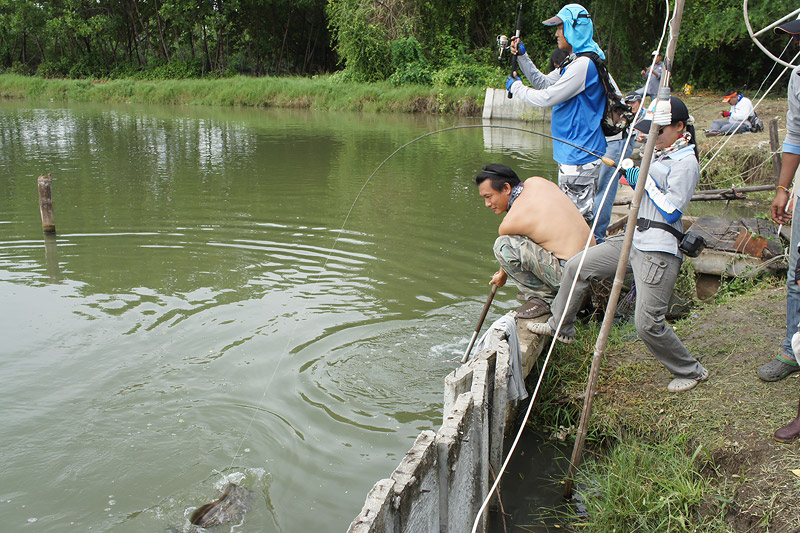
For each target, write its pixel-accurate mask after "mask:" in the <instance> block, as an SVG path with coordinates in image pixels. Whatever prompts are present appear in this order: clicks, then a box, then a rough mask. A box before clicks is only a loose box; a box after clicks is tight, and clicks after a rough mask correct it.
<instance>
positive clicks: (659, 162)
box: [528, 96, 708, 392]
mask: <svg viewBox="0 0 800 533" xmlns="http://www.w3.org/2000/svg"><path fill="white" fill-rule="evenodd" d="M670 106H671V109H672V123H671V124H670V125H668V126H662V127H661V128H660V133H659V135H658V138H657V139H656V145H655V146H656V149H657V150H656V152H654V154H653V160H652V162H651V165H650V171H649V173H648V174H649V175H648V177H647V181H646V182H645V191H646V194H645V195H644V196H643V197H642V204H641V208H640V210H639V219H638V220H637V227H636V232H635V233H634V236H633V246H632V247H631V251H630V258H629V263H628V269H629V270H633V279H634V283H635V284H636V312H635V323H636V331H637V332H638V334H639V337H641V339H642V341H644V344H645V346H647V348H648V350H650V353H652V354H653V355H654V356H655V357H656V358H657V359H658V360H659V361H660V362H661V364H663V365H664V366H665V367H666V368H667V370H669V371H670V372H671V373H672V374H673V376H674V379H673V380H672V381H671V382H670V384H669V386H668V387H667V390H669V391H670V392H682V391H686V390H689V389H692V388H694V387H695V386H696V385H697V384H698V383H700V382H701V381H705V380H706V379H708V370H706V369H705V368H704V367H703V365H701V364H700V363H699V362H698V361H697V359H695V358H694V357H692V355H691V354H690V353H689V351H688V350H687V349H686V347H685V346H684V345H683V343H681V341H680V339H678V336H677V335H676V334H675V332H674V331H673V329H672V327H670V326H669V324H667V323H666V320H665V315H666V312H667V306H668V304H669V299H670V296H671V295H672V292H673V290H674V288H675V282H676V280H677V278H678V273H679V272H680V269H681V262H682V260H683V255H682V254H681V252H680V250H679V248H678V241H679V238H678V235H680V236H682V235H683V224H682V222H681V216H682V214H683V213H684V212H685V211H686V208H687V207H688V206H689V201H690V199H691V198H692V194H693V193H694V188H695V187H696V186H697V183H698V181H699V180H700V165H699V163H698V161H697V151H696V145H695V140H694V127H693V126H692V122H693V120H692V119H691V117H690V116H689V110H688V109H687V108H686V105H685V104H684V103H683V102H682V101H681V100H680V99H678V98H676V97H674V96H673V97H671V98H670ZM650 122H651V121H650V120H643V121H640V122H638V123H637V124H636V126H635V127H636V129H638V130H640V131H646V132H649V131H650ZM638 177H639V169H638V168H637V167H633V168H630V169H628V170H626V171H625V179H626V180H627V182H628V183H629V184H630V185H632V186H635V184H636V182H637V181H638ZM623 239H624V236H623V235H615V236H613V237H610V238H608V239H606V241H605V242H604V243H602V244H598V245H597V246H595V247H593V248H590V249H589V250H588V251H587V253H586V258H585V260H584V264H583V267H582V269H581V271H580V273H579V276H578V279H577V282H576V283H575V290H574V294H572V298H571V299H569V297H570V289H571V287H572V284H573V280H574V279H575V276H576V274H578V264H579V263H580V261H581V254H578V255H575V256H574V257H572V259H570V260H569V261H567V264H566V266H565V268H564V274H563V278H562V280H561V288H560V289H559V291H558V294H556V297H555V299H554V300H553V303H552V311H553V316H552V317H550V319H549V320H548V321H547V322H534V323H530V324H528V329H529V330H530V331H531V332H533V333H536V334H538V335H549V336H553V334H554V333H555V331H556V328H557V327H558V324H559V322H561V321H563V324H562V327H561V331H560V332H559V334H558V337H557V339H558V340H560V341H561V342H566V343H570V342H572V340H573V339H574V336H575V317H576V315H577V314H578V310H579V309H580V307H581V303H582V301H583V294H584V293H585V292H586V290H587V289H588V288H589V284H590V282H591V280H599V279H609V278H612V277H613V276H614V274H615V273H616V270H617V263H618V262H619V258H620V254H621V252H622V245H623ZM568 299H569V301H568Z"/></svg>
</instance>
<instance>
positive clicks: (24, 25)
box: [0, 0, 794, 89]
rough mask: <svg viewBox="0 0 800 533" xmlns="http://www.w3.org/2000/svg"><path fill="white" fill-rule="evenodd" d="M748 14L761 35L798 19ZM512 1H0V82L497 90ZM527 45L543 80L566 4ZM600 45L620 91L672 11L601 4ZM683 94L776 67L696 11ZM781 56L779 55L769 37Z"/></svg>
mask: <svg viewBox="0 0 800 533" xmlns="http://www.w3.org/2000/svg"><path fill="white" fill-rule="evenodd" d="M756 4H758V5H756V6H751V11H750V18H751V20H752V21H753V25H754V26H755V27H757V28H760V27H763V26H765V25H766V24H767V23H769V22H771V21H773V20H776V19H777V18H779V17H781V16H783V15H785V14H786V13H789V12H790V11H792V10H793V9H794V5H793V3H792V2H790V0H765V1H759V2H757V3H756ZM519 5H520V2H518V1H516V0H494V1H491V2H489V1H487V0H0V71H4V72H15V73H22V74H38V75H40V76H45V77H73V78H81V77H91V78H119V77H143V78H184V77H200V76H227V75H231V74H247V75H256V76H261V75H286V74H300V75H313V74H321V73H333V72H336V76H339V77H343V78H346V79H350V80H354V81H378V80H389V81H390V82H392V83H393V84H396V85H403V84H409V83H414V84H422V85H439V86H463V85H473V84H478V85H481V84H487V83H489V84H494V85H497V84H498V83H499V82H501V81H502V79H503V78H504V76H505V73H506V71H507V69H508V64H507V62H508V55H507V53H506V54H504V61H503V62H500V63H498V61H497V56H498V49H497V46H496V44H495V43H496V36H497V34H500V33H505V34H507V35H511V34H513V32H514V23H515V20H516V12H517V8H518V6H519ZM522 5H523V26H522V36H523V39H524V41H525V43H526V45H527V48H528V51H529V54H530V55H531V57H532V58H533V59H534V61H535V62H536V63H537V64H538V65H541V66H542V67H543V70H547V65H548V58H549V55H550V53H551V52H552V50H553V49H554V47H555V38H554V35H553V29H552V28H548V27H545V26H543V25H542V24H541V21H542V20H544V19H546V18H548V17H550V16H552V15H553V14H555V12H556V11H557V10H558V9H559V7H560V6H561V5H562V2H553V1H551V0H533V1H527V2H523V3H522ZM584 5H585V6H586V7H587V9H588V10H589V11H590V12H591V13H592V16H593V19H594V22H595V28H596V36H595V39H596V40H597V41H598V42H599V43H600V45H601V46H602V47H603V48H604V50H605V51H606V54H607V56H608V63H609V66H610V70H611V71H612V73H613V74H614V76H615V77H616V78H617V80H618V81H619V82H620V83H621V84H623V85H624V86H627V87H630V86H634V85H636V84H639V83H641V81H640V78H639V71H640V70H641V68H642V67H643V66H644V65H645V64H646V62H647V61H648V59H649V54H650V51H651V50H652V49H653V48H654V47H655V46H656V45H657V43H658V38H659V36H660V34H661V30H662V27H663V24H664V18H665V15H666V5H665V2H659V1H656V0H644V1H640V2H633V1H631V0H613V1H609V0H605V1H599V0H592V1H588V0H587V1H585V2H584ZM681 29H682V31H681V36H680V41H679V46H678V54H677V57H676V63H675V71H674V73H673V76H674V80H675V82H674V83H673V87H678V86H680V85H682V84H683V83H685V82H689V83H693V84H694V85H696V86H702V87H709V88H722V87H728V86H731V85H733V86H737V87H741V88H751V89H752V88H756V87H757V86H758V84H760V82H761V80H762V79H763V78H764V76H765V75H766V73H767V72H768V71H769V69H770V68H771V67H772V62H771V61H769V60H768V59H767V58H766V56H764V54H763V53H762V52H761V51H760V50H758V49H757V48H756V47H755V45H754V44H753V43H752V41H751V40H750V39H749V37H748V35H747V31H746V28H745V24H744V18H743V16H742V5H741V4H739V3H738V2H733V3H731V2H730V1H729V0H688V1H687V4H686V8H685V11H684V18H683V25H682V28H681ZM766 39H767V40H769V41H771V44H772V49H773V50H774V51H776V52H780V50H781V49H782V47H783V44H785V43H782V42H778V40H777V39H776V38H774V37H772V36H769V35H768V36H767V37H766Z"/></svg>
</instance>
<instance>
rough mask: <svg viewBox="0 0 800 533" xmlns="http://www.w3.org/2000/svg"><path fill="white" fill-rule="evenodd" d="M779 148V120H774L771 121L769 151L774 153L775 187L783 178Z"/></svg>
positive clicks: (773, 171)
mask: <svg viewBox="0 0 800 533" xmlns="http://www.w3.org/2000/svg"><path fill="white" fill-rule="evenodd" d="M779 148H780V142H779V141H778V120H777V119H774V118H773V119H772V120H770V121H769V150H770V152H772V174H773V175H774V176H775V185H778V179H779V178H780V177H781V165H782V161H781V153H780V152H779V151H778V150H779Z"/></svg>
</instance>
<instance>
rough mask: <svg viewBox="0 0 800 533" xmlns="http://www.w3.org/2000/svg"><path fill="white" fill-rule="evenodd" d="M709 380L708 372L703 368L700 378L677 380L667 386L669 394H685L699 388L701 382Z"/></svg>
mask: <svg viewBox="0 0 800 533" xmlns="http://www.w3.org/2000/svg"><path fill="white" fill-rule="evenodd" d="M707 379H708V370H707V369H705V368H703V371H702V372H701V373H700V376H699V377H696V378H675V379H673V380H672V381H670V383H669V385H667V390H668V391H669V392H684V391H687V390H691V389H693V388H695V387H696V386H697V384H698V383H700V382H701V381H705V380H707Z"/></svg>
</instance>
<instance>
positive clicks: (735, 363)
mask: <svg viewBox="0 0 800 533" xmlns="http://www.w3.org/2000/svg"><path fill="white" fill-rule="evenodd" d="M785 317H786V289H785V288H782V287H769V286H765V287H762V288H759V289H756V290H755V291H754V292H751V293H749V294H746V295H743V296H737V297H735V298H732V299H730V300H729V301H727V302H726V303H721V304H706V305H704V306H701V308H700V309H698V310H696V311H695V312H693V313H692V314H691V315H690V316H689V318H687V319H685V320H683V321H681V322H679V323H678V324H677V325H676V329H677V332H678V335H679V336H680V337H681V339H682V340H683V341H684V342H685V344H686V346H687V347H688V348H689V350H690V352H691V353H692V354H694V355H695V356H696V357H697V358H698V359H699V360H700V361H701V362H702V364H703V365H704V366H705V367H706V368H708V369H709V372H710V379H709V380H708V382H706V383H702V384H700V385H699V386H698V387H696V388H695V389H694V390H692V391H689V392H687V393H682V394H670V393H668V392H667V391H666V386H667V384H668V383H669V380H670V379H671V376H670V375H669V374H668V372H666V370H664V368H663V367H662V366H661V365H660V363H658V362H657V361H656V360H655V359H654V358H653V357H652V356H651V355H650V354H649V352H648V351H647V349H646V348H645V347H644V345H643V344H642V342H641V341H639V340H631V341H629V342H627V343H624V345H623V347H622V348H617V349H616V350H615V351H613V352H611V353H609V356H608V358H607V361H606V363H607V364H606V368H605V369H604V370H603V373H602V378H601V380H602V381H601V383H602V385H601V390H602V391H603V393H602V394H601V395H600V396H599V397H598V404H599V405H600V408H599V409H600V411H599V412H600V413H605V414H601V416H603V417H605V416H608V413H614V414H613V415H611V416H613V417H614V418H615V419H616V421H615V422H614V423H615V424H620V426H621V427H625V426H626V425H629V424H630V425H632V426H642V425H644V426H646V425H647V424H653V426H654V428H655V427H660V428H663V427H665V426H666V427H670V428H674V429H675V430H677V431H681V432H688V433H689V434H690V435H692V436H693V437H694V438H693V447H696V446H699V445H702V447H703V448H704V449H705V450H706V451H707V453H706V454H704V455H705V456H706V460H705V461H704V464H705V467H704V468H705V474H706V475H707V476H710V477H712V478H713V479H714V480H715V481H716V483H715V486H716V494H714V495H712V496H711V497H710V498H709V499H708V501H707V505H705V506H704V509H701V511H700V512H701V514H710V515H712V516H713V515H718V514H719V513H723V514H724V516H725V521H726V523H727V524H728V525H729V527H730V528H731V530H732V531H742V532H745V531H747V532H750V531H770V532H798V531H800V510H799V509H798V505H800V504H798V502H800V476H798V475H797V473H793V472H792V470H796V469H800V443H798V442H797V441H796V442H794V443H792V444H781V443H778V442H776V441H774V440H773V438H772V434H773V432H774V431H775V430H776V429H777V428H778V427H780V426H782V425H784V424H786V423H788V422H789V421H790V420H792V419H793V418H794V417H795V416H797V409H798V399H800V373H798V374H793V375H792V376H790V377H788V378H786V379H784V380H783V381H779V382H776V383H765V382H762V381H761V380H759V379H758V377H757V376H756V370H757V368H758V367H759V366H760V365H761V364H763V363H765V362H767V361H769V360H770V359H771V358H772V357H774V355H775V354H776V353H777V352H778V349H779V343H780V341H781V340H782V339H783V335H784V332H785V320H786V318H785ZM687 452H688V453H692V450H688V451H687Z"/></svg>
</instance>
